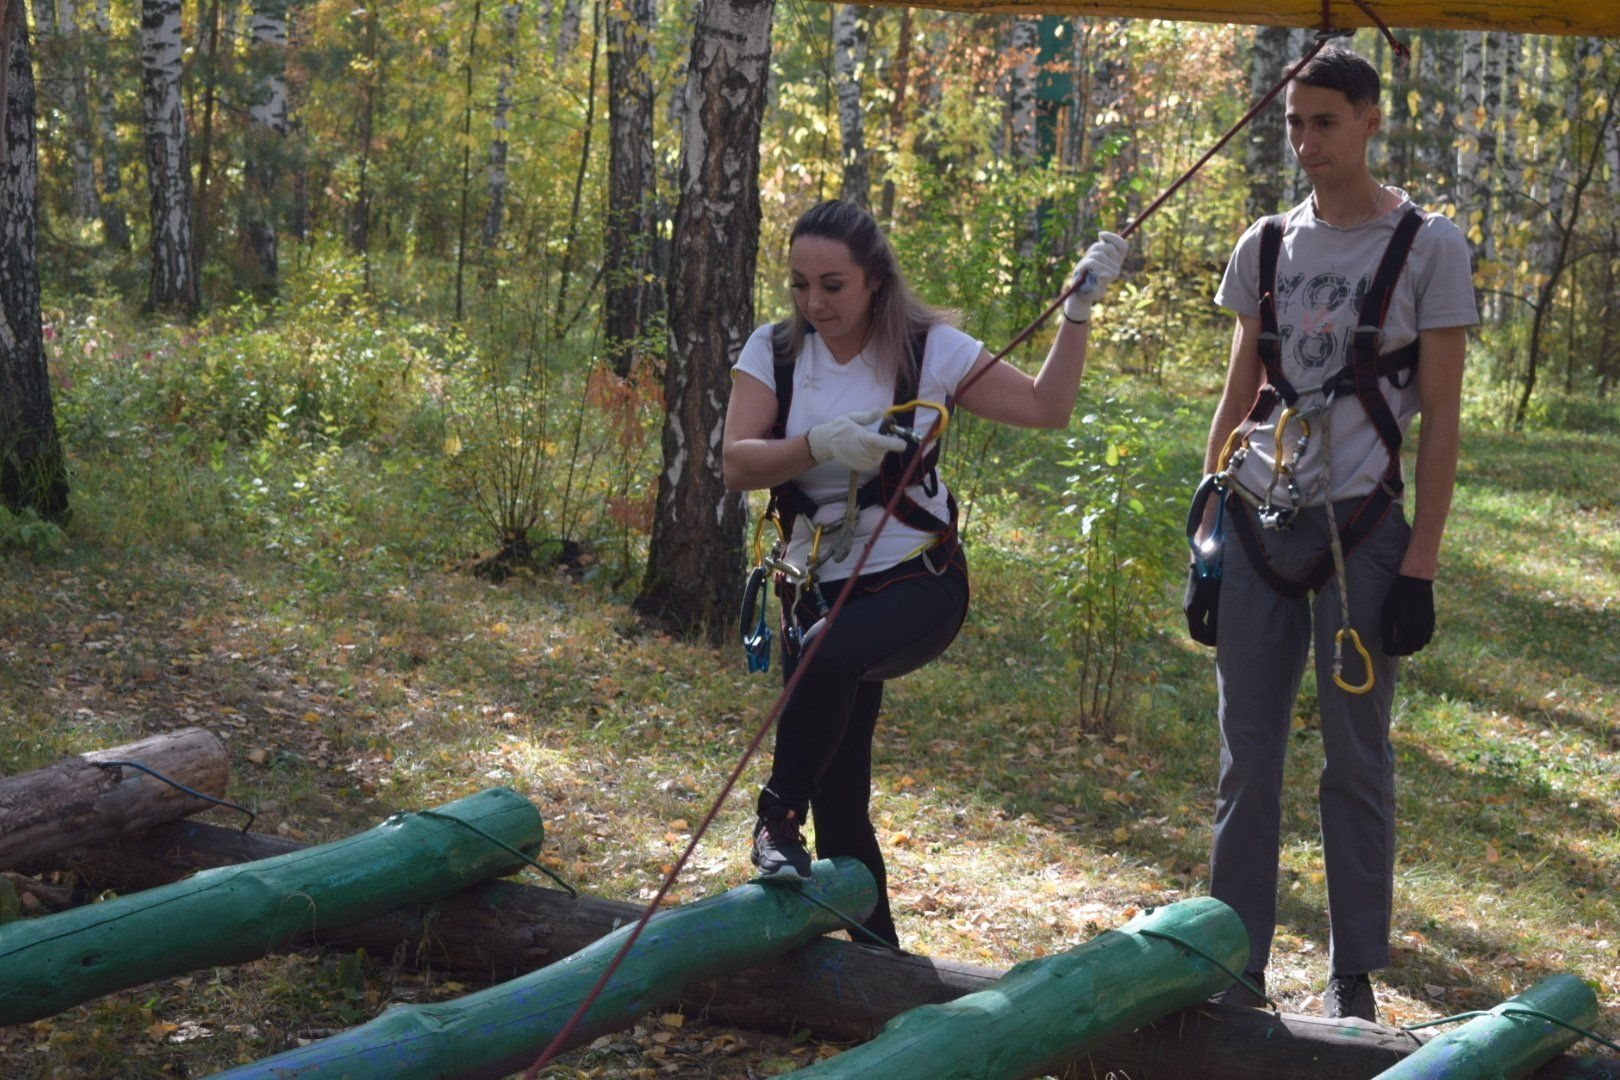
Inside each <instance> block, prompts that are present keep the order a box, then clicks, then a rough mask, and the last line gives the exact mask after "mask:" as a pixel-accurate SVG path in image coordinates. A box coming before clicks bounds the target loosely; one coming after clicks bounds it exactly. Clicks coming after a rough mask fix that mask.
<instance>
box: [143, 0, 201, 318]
mask: <svg viewBox="0 0 1620 1080" xmlns="http://www.w3.org/2000/svg"><path fill="white" fill-rule="evenodd" d="M181 68H182V64H181V41H180V0H141V113H142V117H143V120H144V124H145V129H146V186H147V192H148V194H149V196H150V205H151V213H152V277H151V287H150V288H149V289H148V291H147V305H148V306H149V307H153V308H167V307H173V308H180V309H182V310H187V311H189V310H194V309H195V308H196V307H197V304H198V302H199V292H198V277H197V264H196V261H195V255H196V245H195V244H194V243H193V241H192V229H193V222H192V206H191V162H190V152H189V147H188V146H187V143H186V118H185V108H184V106H183V105H182V103H181V97H180V75H181Z"/></svg>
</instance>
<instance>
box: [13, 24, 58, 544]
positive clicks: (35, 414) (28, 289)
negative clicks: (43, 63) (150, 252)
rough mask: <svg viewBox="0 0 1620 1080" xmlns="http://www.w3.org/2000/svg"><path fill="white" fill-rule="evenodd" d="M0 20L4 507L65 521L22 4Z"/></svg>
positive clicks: (30, 66)
mask: <svg viewBox="0 0 1620 1080" xmlns="http://www.w3.org/2000/svg"><path fill="white" fill-rule="evenodd" d="M4 6H5V16H4V20H3V21H0V55H3V56H4V57H5V61H6V62H5V65H4V67H3V68H0V83H3V86H4V90H3V98H4V108H5V116H4V124H5V145H4V150H5V163H4V165H5V170H4V175H3V176H0V503H3V504H4V505H5V506H6V507H7V508H8V509H10V510H13V511H18V510H24V509H29V510H33V511H34V512H36V513H38V514H39V515H40V516H41V517H45V518H48V519H51V520H56V521H61V520H64V519H65V518H66V517H67V513H68V482H67V463H66V461H65V460H64V457H63V454H62V443H61V440H60V439H59V438H58V436H57V432H56V414H55V412H54V410H53V407H52V404H51V383H50V376H49V374H48V373H47V371H46V366H45V337H44V333H43V328H42V326H41V324H40V310H39V263H38V259H37V250H36V243H37V237H36V235H35V228H36V225H35V222H36V221H37V219H38V213H37V211H38V204H39V150H38V146H37V145H36V143H35V135H34V119H35V117H34V109H35V103H34V64H33V58H32V56H31V55H30V54H29V48H28V23H27V19H26V17H25V9H24V7H23V5H22V4H21V3H19V2H18V0H10V2H9V3H6V4H5V5H4Z"/></svg>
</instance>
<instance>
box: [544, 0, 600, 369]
mask: <svg viewBox="0 0 1620 1080" xmlns="http://www.w3.org/2000/svg"><path fill="white" fill-rule="evenodd" d="M601 55H602V9H601V7H598V8H597V9H596V18H595V21H594V24H593V27H592V33H591V68H590V75H589V76H587V85H586V88H585V127H584V131H583V141H582V143H581V145H580V148H579V171H578V172H576V173H575V174H574V197H573V202H572V204H571V205H570V206H569V208H568V235H567V239H565V240H564V241H563V253H562V266H561V267H560V268H559V269H558V271H557V310H556V311H554V312H553V313H552V319H551V336H552V340H554V341H561V340H562V339H563V338H564V337H565V336H567V334H568V330H569V328H570V327H571V326H573V320H572V319H570V318H569V317H568V286H569V285H570V284H571V283H572V281H573V277H574V254H575V251H574V249H575V247H577V246H578V244H579V207H580V202H581V200H583V199H584V197H585V174H586V172H588V171H589V169H590V165H591V137H592V136H593V135H594V134H595V133H596V65H597V61H598V60H599V59H600V58H601ZM581 310H583V307H582V308H581Z"/></svg>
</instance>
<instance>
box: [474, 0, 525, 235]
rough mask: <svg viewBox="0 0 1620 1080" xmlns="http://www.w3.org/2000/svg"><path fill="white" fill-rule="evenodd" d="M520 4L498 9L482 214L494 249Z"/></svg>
mask: <svg viewBox="0 0 1620 1080" xmlns="http://www.w3.org/2000/svg"><path fill="white" fill-rule="evenodd" d="M522 15H523V5H522V4H521V3H519V2H518V0H507V3H506V6H505V7H504V8H502V9H501V40H502V47H501V73H500V76H499V77H498V79H497V81H496V83H495V116H494V118H493V119H492V120H491V121H490V129H491V134H490V140H489V166H488V172H489V180H488V183H487V184H486V188H487V190H488V194H489V209H488V211H486V212H485V215H484V247H486V248H493V247H495V246H496V245H497V244H499V243H500V241H501V227H502V225H503V224H504V223H505V219H506V155H507V141H508V139H509V138H510V135H511V131H512V118H511V113H512V87H513V86H514V85H515V84H516V82H517V49H518V27H519V25H520V22H521V19H522Z"/></svg>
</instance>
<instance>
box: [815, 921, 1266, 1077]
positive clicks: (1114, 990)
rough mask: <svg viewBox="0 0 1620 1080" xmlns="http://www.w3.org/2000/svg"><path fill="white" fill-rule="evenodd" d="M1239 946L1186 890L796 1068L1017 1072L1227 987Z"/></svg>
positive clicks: (1063, 1058) (913, 1073) (1045, 1065)
mask: <svg viewBox="0 0 1620 1080" xmlns="http://www.w3.org/2000/svg"><path fill="white" fill-rule="evenodd" d="M1248 955H1249V935H1248V934H1247V933H1246V932H1244V929H1243V920H1241V919H1239V918H1238V915H1237V912H1235V911H1233V910H1232V909H1231V908H1230V907H1228V906H1227V905H1225V904H1223V903H1222V902H1221V901H1219V900H1217V899H1215V898H1214V897H1212V896H1198V897H1194V898H1193V899H1191V900H1182V901H1179V902H1178V903H1174V904H1170V905H1168V906H1166V907H1162V908H1157V909H1151V910H1148V911H1145V912H1143V913H1142V914H1140V915H1138V916H1137V917H1136V918H1134V919H1132V920H1131V921H1130V922H1128V923H1126V924H1125V925H1124V926H1122V927H1120V928H1119V929H1117V930H1105V931H1103V933H1101V934H1099V935H1098V936H1097V937H1094V938H1092V939H1091V940H1090V941H1087V942H1085V943H1084V944H1082V945H1078V946H1076V947H1075V948H1073V949H1069V950H1068V951H1066V952H1061V953H1057V954H1055V955H1052V956H1043V957H1041V958H1040V959H1038V960H1027V961H1025V962H1024V963H1022V964H1019V965H1018V966H1017V967H1015V968H1013V969H1012V970H1011V971H1009V972H1007V974H1006V975H1004V976H1003V977H1002V978H1000V979H998V980H997V981H996V984H995V985H994V986H992V987H990V988H989V989H986V990H981V991H979V992H978V993H976V994H968V995H967V996H965V997H960V998H957V999H956V1000H955V1001H948V1002H945V1003H944V1004H942V1005H921V1006H918V1007H917V1008H915V1009H909V1010H907V1011H906V1012H904V1013H901V1014H900V1015H899V1016H897V1017H895V1018H894V1019H893V1020H891V1021H889V1022H888V1023H887V1024H885V1025H884V1027H883V1030H882V1031H881V1032H879V1033H878V1036H877V1038H875V1039H872V1040H871V1041H870V1042H866V1043H862V1044H861V1045H860V1046H857V1047H855V1048H853V1049H851V1050H848V1051H846V1052H844V1053H842V1054H839V1055H838V1056H837V1057H834V1058H829V1059H828V1060H826V1061H822V1062H818V1063H816V1064H814V1065H811V1066H810V1067H809V1068H807V1069H801V1070H799V1072H798V1075H801V1076H804V1077H806V1078H809V1077H815V1078H816V1080H862V1078H863V1077H872V1076H882V1077H886V1078H888V1080H1025V1078H1026V1077H1032V1076H1044V1075H1045V1074H1046V1073H1047V1072H1048V1071H1050V1070H1052V1069H1056V1068H1062V1067H1063V1066H1064V1065H1065V1064H1067V1063H1068V1062H1071V1061H1073V1060H1074V1059H1075V1058H1077V1057H1079V1056H1080V1055H1082V1054H1085V1053H1087V1052H1089V1051H1091V1050H1093V1049H1095V1048H1096V1047H1097V1046H1098V1045H1099V1044H1100V1043H1101V1042H1102V1041H1103V1040H1104V1039H1106V1038H1108V1037H1110V1036H1120V1035H1124V1034H1125V1033H1127V1032H1129V1031H1132V1030H1133V1029H1135V1028H1137V1027H1140V1026H1141V1025H1143V1024H1146V1023H1151V1022H1153V1021H1154V1020H1159V1019H1161V1018H1163V1017H1165V1016H1167V1015H1169V1014H1170V1013H1173V1012H1179V1011H1181V1010H1182V1009H1186V1008H1191V1007H1192V1006H1194V1005H1197V1004H1198V1003H1200V1002H1202V1001H1205V1000H1207V999H1208V998H1209V996H1210V995H1211V994H1213V993H1215V992H1216V991H1217V990H1222V989H1225V988H1226V987H1228V986H1230V985H1232V977H1231V976H1230V975H1228V974H1227V972H1228V971H1231V970H1232V969H1233V968H1241V967H1242V966H1243V960H1244V958H1245V957H1247V956H1248Z"/></svg>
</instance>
